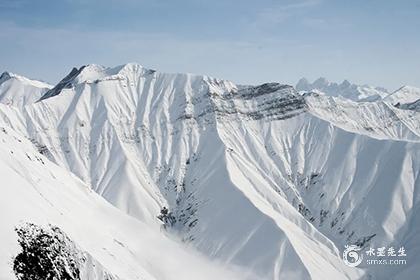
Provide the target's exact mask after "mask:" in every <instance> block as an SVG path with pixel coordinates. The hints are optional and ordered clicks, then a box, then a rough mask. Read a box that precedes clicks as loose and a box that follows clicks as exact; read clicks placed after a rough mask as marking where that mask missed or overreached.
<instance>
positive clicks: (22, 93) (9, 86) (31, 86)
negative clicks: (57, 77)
mask: <svg viewBox="0 0 420 280" xmlns="http://www.w3.org/2000/svg"><path fill="white" fill-rule="evenodd" d="M51 88H52V86H51V85H49V84H46V83H44V82H41V81H36V80H31V79H28V78H25V77H23V76H19V75H16V74H14V73H10V72H3V74H1V75H0V103H3V104H6V105H9V106H17V107H23V106H25V105H27V104H31V103H34V102H35V101H37V100H39V98H41V96H43V95H44V94H45V93H46V92H47V91H48V90H50V89H51Z"/></svg>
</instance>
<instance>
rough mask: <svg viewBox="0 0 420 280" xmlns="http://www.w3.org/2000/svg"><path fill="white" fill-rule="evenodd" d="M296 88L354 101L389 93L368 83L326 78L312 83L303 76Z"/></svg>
mask: <svg viewBox="0 0 420 280" xmlns="http://www.w3.org/2000/svg"><path fill="white" fill-rule="evenodd" d="M296 90H298V91H303V92H308V91H316V92H320V93H324V94H326V95H328V96H334V97H338V96H341V97H344V98H346V99H350V100H353V101H361V102H366V101H376V100H380V99H382V98H384V97H386V96H387V95H388V94H389V93H388V91H387V90H386V89H384V88H381V87H372V86H368V85H356V84H352V83H350V82H349V81H347V80H344V81H343V82H342V83H340V84H338V83H334V82H329V81H328V80H326V79H325V78H319V79H317V80H315V81H314V82H313V83H310V82H309V81H308V80H307V79H306V78H302V79H300V80H299V81H298V83H297V84H296Z"/></svg>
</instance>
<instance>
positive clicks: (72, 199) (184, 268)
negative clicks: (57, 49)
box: [0, 104, 255, 280]
mask: <svg viewBox="0 0 420 280" xmlns="http://www.w3.org/2000/svg"><path fill="white" fill-rule="evenodd" d="M0 105H1V104H0ZM0 107H4V106H3V105H1V106H0ZM0 142H1V143H2V145H1V146H0V175H1V178H2V185H1V187H2V195H1V196H0V220H1V231H0V247H1V250H0V279H5V280H7V279H16V278H15V277H14V275H13V271H12V263H13V261H12V260H13V258H14V257H15V256H17V255H18V253H19V252H20V248H19V245H18V236H17V235H16V233H15V232H14V228H15V227H18V226H20V225H21V224H22V223H25V222H31V223H35V224H38V225H40V226H41V227H43V228H48V227H49V226H48V224H52V225H54V226H58V227H59V228H60V229H61V230H62V231H63V232H64V233H65V234H66V235H68V237H69V239H70V240H71V241H72V242H70V240H66V238H62V237H60V236H62V233H60V232H57V231H55V233H54V235H57V234H58V235H57V238H58V240H61V241H60V244H61V245H62V246H66V247H67V248H68V250H67V251H65V252H68V253H71V254H81V253H80V251H81V252H83V258H84V260H83V262H82V263H76V265H78V266H79V267H80V279H82V280H88V279H89V280H99V279H145V280H157V279H173V280H175V279H191V280H192V279H208V280H210V279H248V277H249V275H246V273H245V272H244V271H242V272H241V274H238V273H237V272H233V271H230V270H229V269H228V268H226V267H225V268H223V267H222V266H220V265H219V264H216V263H213V262H211V261H209V260H207V259H206V258H205V257H203V256H202V255H199V254H198V253H196V252H193V251H191V250H187V249H183V248H182V247H181V246H180V245H179V244H178V243H176V242H174V241H173V240H170V239H168V238H167V237H166V236H165V235H162V234H161V232H160V231H159V230H155V229H153V228H151V227H149V226H147V225H146V224H144V223H142V222H140V221H138V220H136V219H134V218H131V217H129V216H128V215H126V214H124V213H122V212H121V211H119V210H117V209H115V208H114V207H112V206H111V205H110V204H109V203H108V202H106V201H105V200H104V199H103V198H101V197H100V196H98V195H97V194H96V193H95V192H93V191H92V190H91V189H90V188H89V187H88V186H87V185H86V184H85V183H83V182H82V181H80V180H79V179H78V178H77V177H76V176H74V175H72V174H71V173H69V172H68V171H67V170H64V169H63V168H60V167H58V166H57V165H55V164H54V163H52V162H50V161H49V160H48V159H47V158H46V157H44V156H43V155H41V154H39V152H38V151H37V150H36V149H35V148H34V146H33V144H32V143H31V142H30V141H28V140H27V139H26V138H25V137H24V136H22V135H20V134H18V133H16V132H15V131H13V130H12V129H10V128H9V127H8V126H7V124H5V123H4V122H3V121H0ZM26 228H27V227H23V229H24V230H25V229H26ZM21 230H22V229H21ZM29 230H31V231H29V232H27V233H25V235H27V236H33V237H36V234H34V230H33V227H32V228H29ZM46 232H47V233H48V232H49V234H52V233H51V230H47V231H46ZM73 242H74V244H76V245H77V247H80V249H77V250H76V248H75V245H74V244H72V243H73ZM54 248H56V247H54ZM54 248H52V249H54ZM40 249H41V248H40ZM79 250H80V251H79ZM61 253H63V251H61ZM38 257H41V256H38ZM63 257H66V256H63ZM76 260H77V262H81V260H80V258H76ZM250 279H255V278H250Z"/></svg>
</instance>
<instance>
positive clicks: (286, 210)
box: [0, 64, 420, 279]
mask: <svg viewBox="0 0 420 280" xmlns="http://www.w3.org/2000/svg"><path fill="white" fill-rule="evenodd" d="M0 121H1V122H3V123H4V125H8V126H10V128H11V129H13V130H14V131H16V133H19V134H21V135H25V137H27V138H28V139H30V140H31V141H32V143H33V144H34V145H35V146H36V147H37V148H38V150H39V152H40V153H42V154H43V155H45V156H46V157H47V158H49V159H50V160H51V161H53V162H55V163H56V164H58V165H59V166H61V167H63V168H65V169H67V170H68V171H70V172H72V173H74V174H75V175H77V176H78V177H79V178H80V179H81V180H82V181H83V182H84V183H86V184H87V185H89V186H90V187H91V188H92V189H93V190H94V191H95V192H96V193H98V194H100V195H101V196H102V197H104V198H105V199H106V200H107V201H108V202H110V203H112V204H113V205H115V206H116V207H118V208H119V209H121V210H122V211H124V212H125V213H127V214H129V215H131V216H132V217H134V218H135V219H136V220H137V221H138V222H139V223H141V224H143V225H144V226H145V227H147V228H151V229H158V228H159V225H158V224H157V219H156V215H157V213H158V212H159V209H160V208H161V207H162V206H164V205H166V206H168V207H169V208H170V210H171V211H172V212H173V213H174V215H175V217H176V218H177V222H176V224H175V225H174V227H173V228H172V229H171V230H170V232H171V235H175V236H177V237H178V238H180V239H181V240H182V241H183V242H184V243H185V244H188V246H192V247H194V248H196V249H198V250H199V251H200V252H201V253H203V254H204V255H206V256H207V257H209V258H211V259H215V260H217V261H218V262H220V263H222V264H223V265H227V266H232V265H233V266H235V267H238V268H239V269H241V270H244V269H245V268H249V269H250V270H251V272H252V274H253V277H259V278H261V279H283V278H286V279H361V278H363V277H365V278H366V279H384V278H386V277H389V278H391V277H395V278H398V279H410V278H409V275H410V274H411V273H413V272H418V268H417V267H416V265H415V264H416V263H417V262H418V261H419V259H420V258H419V252H418V250H419V248H420V247H419V244H418V238H416V237H415V236H416V231H417V229H416V228H417V227H416V225H418V222H419V221H418V219H417V214H416V213H417V209H418V205H419V204H418V203H419V197H418V195H417V193H418V187H419V181H418V180H417V178H418V170H419V169H418V164H419V163H420V161H419V156H420V154H419V152H418V151H420V149H419V139H420V138H419V135H420V134H419V129H420V125H419V121H420V118H419V115H418V113H417V112H414V111H407V110H400V109H398V108H395V107H393V106H391V105H390V104H388V103H386V102H382V101H375V102H368V103H363V102H352V101H350V100H346V99H344V98H342V97H331V96H325V95H322V94H321V95H320V94H306V95H304V96H301V95H299V94H297V92H296V91H295V90H294V89H293V88H292V87H290V86H286V85H280V84H276V83H269V84H263V85H260V86H242V87H237V86H236V85H235V84H234V83H232V82H229V81H225V80H220V79H215V78H211V77H207V76H200V75H192V74H167V73H159V72H156V71H153V70H149V69H146V68H143V67H142V66H140V65H138V64H127V65H123V66H118V67H114V68H106V67H102V66H97V65H88V66H84V67H81V68H79V69H73V71H72V72H71V73H70V74H69V75H68V76H67V77H66V78H65V79H63V81H62V82H60V83H59V84H58V85H57V86H56V87H54V88H53V89H51V90H50V91H48V92H47V93H46V94H45V95H44V96H43V97H41V98H40V101H39V102H36V103H35V104H32V105H30V106H25V107H24V108H22V109H19V108H13V107H6V106H2V107H0ZM378 201H379V202H378ZM366 220H368V221H369V222H368V223H366ZM354 243H357V244H360V245H363V246H368V245H376V246H388V245H389V244H398V245H407V247H408V245H410V247H411V248H413V249H412V251H411V252H412V253H411V254H409V260H408V265H406V266H400V267H393V268H390V269H387V268H385V269H384V268H382V267H362V268H361V269H356V268H350V267H347V266H345V265H344V263H343V262H342V260H341V259H340V252H341V251H342V250H343V248H344V245H346V244H354ZM130 248H131V247H130ZM143 258H144V256H143ZM105 267H107V266H105ZM369 277H372V278H369ZM158 279H159V278H158ZM219 279H220V278H219Z"/></svg>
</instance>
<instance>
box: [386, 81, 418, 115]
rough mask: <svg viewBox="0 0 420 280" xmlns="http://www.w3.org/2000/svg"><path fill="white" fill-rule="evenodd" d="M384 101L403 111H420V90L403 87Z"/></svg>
mask: <svg viewBox="0 0 420 280" xmlns="http://www.w3.org/2000/svg"><path fill="white" fill-rule="evenodd" d="M384 101H386V102H388V103H390V104H392V105H394V106H396V107H398V108H401V109H406V110H415V111H420V89H419V88H415V87H412V86H403V87H401V88H399V89H398V90H396V91H394V92H393V93H391V94H389V95H388V96H387V97H385V98H384Z"/></svg>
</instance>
